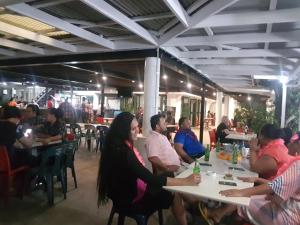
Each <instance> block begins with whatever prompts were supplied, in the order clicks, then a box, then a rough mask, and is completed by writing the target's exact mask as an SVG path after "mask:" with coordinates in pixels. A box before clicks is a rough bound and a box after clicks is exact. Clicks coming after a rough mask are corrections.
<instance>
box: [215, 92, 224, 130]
mask: <svg viewBox="0 0 300 225" xmlns="http://www.w3.org/2000/svg"><path fill="white" fill-rule="evenodd" d="M222 98H223V92H220V91H218V92H217V99H216V123H215V125H216V126H218V125H219V124H220V123H221V119H222Z"/></svg>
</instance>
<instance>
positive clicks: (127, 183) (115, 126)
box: [98, 112, 200, 225]
mask: <svg viewBox="0 0 300 225" xmlns="http://www.w3.org/2000/svg"><path fill="white" fill-rule="evenodd" d="M138 133H139V127H138V122H137V120H136V119H135V117H134V116H133V115H132V114H131V113H128V112H123V113H120V114H119V115H118V116H117V117H116V118H115V119H114V120H113V122H112V124H111V126H110V129H109V131H108V133H107V136H106V140H105V143H104V148H103V150H102V154H101V160H100V165H99V172H98V205H99V204H100V203H106V202H107V200H108V198H110V199H111V200H112V201H113V203H114V205H115V206H116V207H117V208H118V209H119V210H122V211H126V212H133V213H151V212H154V211H156V210H158V209H165V208H169V207H170V206H171V204H172V203H173V207H172V209H173V214H174V216H175V217H176V219H177V221H178V223H179V224H181V225H186V224H187V221H186V218H185V211H184V209H183V208H182V207H181V208H180V205H181V202H180V201H181V199H180V198H179V195H177V194H175V195H173V194H172V193H170V192H168V191H166V190H163V189H162V186H166V185H167V186H172V185H176V186H181V185H197V184H198V183H199V182H200V176H199V175H191V176H189V177H186V178H182V179H176V178H170V177H167V176H164V175H159V176H155V175H153V174H152V173H151V172H150V171H149V170H148V169H146V168H145V166H144V165H145V163H144V160H143V158H142V157H141V155H140V154H139V152H138V150H137V149H135V148H134V147H133V141H134V140H137V135H138Z"/></svg>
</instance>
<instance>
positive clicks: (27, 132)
mask: <svg viewBox="0 0 300 225" xmlns="http://www.w3.org/2000/svg"><path fill="white" fill-rule="evenodd" d="M31 132H32V129H26V131H25V133H24V136H25V137H28V136H29V134H31Z"/></svg>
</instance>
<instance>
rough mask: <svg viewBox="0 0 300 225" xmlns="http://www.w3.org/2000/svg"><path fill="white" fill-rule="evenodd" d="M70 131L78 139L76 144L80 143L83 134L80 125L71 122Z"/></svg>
mask: <svg viewBox="0 0 300 225" xmlns="http://www.w3.org/2000/svg"><path fill="white" fill-rule="evenodd" d="M70 128H71V132H72V133H73V134H74V135H75V138H76V139H77V140H78V141H79V142H78V145H80V144H81V138H82V137H84V136H85V135H84V134H83V133H82V130H81V127H80V125H79V124H77V123H73V124H71V125H70Z"/></svg>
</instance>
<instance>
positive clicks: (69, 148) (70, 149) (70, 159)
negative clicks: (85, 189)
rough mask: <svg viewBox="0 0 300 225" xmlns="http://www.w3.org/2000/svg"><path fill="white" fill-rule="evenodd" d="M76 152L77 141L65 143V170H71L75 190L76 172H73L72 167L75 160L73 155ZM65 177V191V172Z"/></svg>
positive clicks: (73, 168) (73, 167)
mask: <svg viewBox="0 0 300 225" xmlns="http://www.w3.org/2000/svg"><path fill="white" fill-rule="evenodd" d="M77 150H78V140H75V141H69V142H67V143H66V150H65V154H66V167H65V168H66V169H67V168H70V169H71V170H72V177H73V180H74V184H75V188H77V179H76V172H75V166H74V160H75V153H76V151H77ZM65 175H66V190H68V188H67V184H68V182H67V171H66V172H65Z"/></svg>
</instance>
